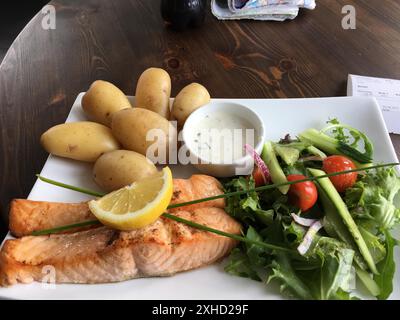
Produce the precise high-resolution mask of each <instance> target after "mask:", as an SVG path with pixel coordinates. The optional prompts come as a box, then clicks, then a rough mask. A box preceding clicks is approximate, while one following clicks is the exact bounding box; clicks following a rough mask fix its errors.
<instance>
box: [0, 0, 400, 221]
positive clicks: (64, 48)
mask: <svg viewBox="0 0 400 320" xmlns="http://www.w3.org/2000/svg"><path fill="white" fill-rule="evenodd" d="M348 3H349V1H345V0H336V1H333V0H319V1H318V7H317V9H316V10H314V11H306V10H305V11H302V13H301V14H300V16H299V17H298V18H297V19H296V20H294V21H290V22H284V23H274V22H254V21H247V22H244V21H242V22H234V21H230V22H220V21H218V20H216V19H215V18H213V16H212V15H211V13H209V14H208V16H207V19H206V23H205V25H204V26H203V27H202V28H200V29H196V30H189V31H186V32H183V33H176V32H173V31H171V30H169V29H166V28H165V26H164V23H163V21H162V20H161V18H160V6H159V1H158V0H84V1H83V0H74V1H72V0H58V1H52V2H51V4H53V5H54V6H55V8H56V14H57V15H56V29H55V30H44V29H43V28H42V19H43V17H44V16H43V14H41V13H39V14H38V15H37V16H36V17H35V18H34V19H33V20H32V21H31V22H30V23H29V24H28V25H27V27H26V28H25V29H24V31H23V32H22V33H21V34H20V35H19V37H18V38H17V40H16V41H15V42H14V44H13V45H12V47H11V48H10V50H9V51H8V54H7V56H6V57H5V59H4V61H3V63H2V65H1V66H0V128H1V136H0V152H1V156H0V203H1V207H0V210H1V213H2V216H3V217H4V218H5V217H6V216H7V206H8V204H9V201H10V200H11V199H12V198H16V197H26V196H27V195H28V193H29V191H30V189H31V187H32V185H33V183H34V181H35V173H37V172H40V170H41V168H42V166H43V164H44V162H45V160H46V157H47V154H46V153H45V152H44V151H43V149H42V148H41V147H40V145H39V137H40V135H41V134H42V133H43V132H44V131H45V130H46V129H48V128H49V127H51V126H53V125H55V124H58V123H62V122H64V121H65V119H66V116H67V114H68V113H69V110H70V107H71V105H72V102H73V101H74V99H75V98H76V95H77V94H78V93H79V92H82V91H85V90H86V89H87V88H88V86H89V85H90V84H91V82H93V81H94V80H96V79H105V80H109V81H111V82H113V83H115V84H116V85H117V86H119V87H120V88H121V89H123V90H124V92H125V93H126V94H130V95H132V94H134V88H135V85H136V80H137V79H138V77H139V75H140V73H141V72H142V71H143V70H144V69H146V68H148V67H150V66H158V67H163V68H165V69H166V70H167V71H168V72H169V73H170V74H171V76H172V79H173V90H172V91H173V92H172V93H173V95H175V94H176V93H177V92H178V91H179V90H180V89H181V88H183V87H184V86H185V85H186V84H188V83H190V82H192V81H197V82H201V83H202V84H204V85H205V86H206V87H207V88H208V89H209V90H210V92H211V94H212V96H213V97H225V98H285V97H321V96H322V97H324V96H338V95H345V94H346V90H345V88H346V80H347V75H348V74H349V73H354V74H362V75H371V76H378V77H392V78H398V77H399V74H400V59H399V52H400V24H399V18H398V17H399V16H400V4H399V3H398V1H397V0H381V1H380V2H379V5H378V4H377V3H376V2H375V1H370V0H357V1H352V2H351V3H352V4H353V5H354V6H355V8H356V10H357V22H358V23H357V29H356V30H344V29H342V26H341V20H342V18H343V15H342V13H341V10H342V7H343V6H344V5H346V4H348ZM392 139H393V142H394V144H395V147H396V150H397V153H398V154H399V152H400V138H399V137H398V136H393V137H392Z"/></svg>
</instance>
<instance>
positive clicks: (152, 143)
mask: <svg viewBox="0 0 400 320" xmlns="http://www.w3.org/2000/svg"><path fill="white" fill-rule="evenodd" d="M111 128H112V132H113V134H114V136H115V137H116V138H117V140H118V141H119V142H120V143H121V144H122V145H123V147H124V148H125V149H127V150H131V151H136V152H139V153H141V154H142V155H145V156H146V157H147V158H149V159H150V160H152V161H153V162H154V163H159V164H166V163H167V160H168V151H169V148H170V146H171V147H172V146H173V144H174V143H175V144H176V140H177V132H176V128H175V127H174V126H173V125H172V124H171V123H170V122H169V121H168V120H166V119H165V118H163V117H161V116H160V115H159V114H158V113H155V112H153V111H150V110H147V109H142V108H133V109H125V110H121V111H118V112H117V113H116V114H114V117H113V121H112V126H111Z"/></svg>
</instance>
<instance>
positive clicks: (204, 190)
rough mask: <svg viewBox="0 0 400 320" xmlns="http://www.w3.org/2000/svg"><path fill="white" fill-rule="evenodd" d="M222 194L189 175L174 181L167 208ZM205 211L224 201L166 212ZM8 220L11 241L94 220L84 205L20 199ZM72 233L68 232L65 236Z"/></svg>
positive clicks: (214, 184) (210, 180)
mask: <svg viewBox="0 0 400 320" xmlns="http://www.w3.org/2000/svg"><path fill="white" fill-rule="evenodd" d="M222 193H223V190H222V186H221V184H220V183H219V181H218V180H217V179H215V178H214V177H210V176H206V175H193V176H192V177H191V178H190V179H174V193H173V197H172V199H171V204H176V203H183V202H188V201H192V200H197V199H202V198H208V197H211V196H216V195H220V194H222ZM205 207H216V208H224V207H225V200H224V199H218V200H213V201H208V202H202V203H199V204H196V205H192V206H189V207H187V206H186V207H181V208H176V209H171V210H169V211H170V212H178V211H182V210H183V211H185V210H194V209H196V208H205ZM9 217H10V218H9V220H10V225H9V227H10V231H11V234H12V235H13V236H15V237H23V236H27V235H30V234H32V232H34V231H40V230H47V229H52V228H57V227H61V226H65V225H70V224H75V223H79V222H83V221H88V220H95V219H96V217H95V216H94V215H93V214H92V213H91V212H90V210H89V207H88V205H87V203H79V204H70V203H52V202H38V201H30V200H22V199H16V200H13V201H12V202H11V206H10V214H9ZM75 231H76V230H69V231H68V232H67V233H71V232H75Z"/></svg>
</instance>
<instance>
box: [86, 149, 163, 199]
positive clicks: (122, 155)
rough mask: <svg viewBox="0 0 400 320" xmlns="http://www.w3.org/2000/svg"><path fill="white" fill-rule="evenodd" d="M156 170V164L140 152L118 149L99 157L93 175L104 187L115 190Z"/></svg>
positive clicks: (107, 189)
mask: <svg viewBox="0 0 400 320" xmlns="http://www.w3.org/2000/svg"><path fill="white" fill-rule="evenodd" d="M156 172H157V168H156V167H155V165H154V164H153V163H152V162H151V161H150V160H148V159H147V158H146V157H145V156H143V155H141V154H140V153H137V152H134V151H126V150H116V151H111V152H108V153H105V154H103V155H102V156H101V157H100V158H99V159H97V161H96V163H95V165H94V168H93V177H94V180H95V182H96V183H97V184H98V185H99V186H100V187H101V188H102V189H104V190H105V191H114V190H118V189H121V188H123V187H125V186H127V185H130V184H132V183H133V182H135V181H138V180H141V179H143V178H146V177H148V176H151V175H153V174H155V173H156Z"/></svg>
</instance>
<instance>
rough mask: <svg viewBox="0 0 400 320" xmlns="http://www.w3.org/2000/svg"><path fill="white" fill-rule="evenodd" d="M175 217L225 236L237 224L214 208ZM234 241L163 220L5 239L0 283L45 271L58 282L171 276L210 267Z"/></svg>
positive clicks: (236, 231) (37, 277) (237, 229)
mask: <svg viewBox="0 0 400 320" xmlns="http://www.w3.org/2000/svg"><path fill="white" fill-rule="evenodd" d="M174 214H175V215H177V216H179V217H182V218H185V219H188V220H191V221H194V222H197V223H199V224H203V225H207V226H209V227H212V228H215V229H218V230H222V231H225V232H229V233H234V234H239V233H240V224H239V223H238V222H236V221H235V220H234V219H232V218H231V217H230V216H229V215H228V214H227V213H226V212H225V211H224V210H223V209H221V208H216V207H206V208H196V209H194V210H192V211H178V212H175V213H174ZM235 245H236V241H235V240H232V239H230V238H226V237H221V236H218V235H215V234H212V233H209V232H204V231H199V230H197V229H193V228H191V227H188V226H187V225H184V224H181V223H177V222H175V221H172V220H169V219H166V218H163V217H161V218H160V219H158V220H157V221H156V222H155V223H153V224H152V225H149V226H147V227H145V228H143V229H139V230H135V231H130V232H122V231H116V230H112V229H109V228H107V227H100V228H96V229H91V230H86V231H82V232H76V233H72V234H59V235H50V236H40V237H24V238H21V239H16V240H8V241H7V242H6V243H5V245H4V247H3V249H2V251H1V252H0V285H1V286H10V285H13V284H16V283H30V282H32V281H42V279H43V277H44V276H45V273H46V272H45V271H44V270H48V268H49V267H52V268H54V270H55V281H56V283H76V284H84V283H108V282H119V281H124V280H128V279H134V278H141V277H154V276H157V277H158V276H169V275H173V274H175V273H177V272H182V271H186V270H190V269H194V268H198V267H201V266H205V265H208V264H211V263H213V262H215V261H217V260H219V259H221V258H223V257H224V256H225V255H227V254H228V253H229V251H230V250H231V249H232V248H233V247H234V246H235ZM44 268H47V269H44Z"/></svg>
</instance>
